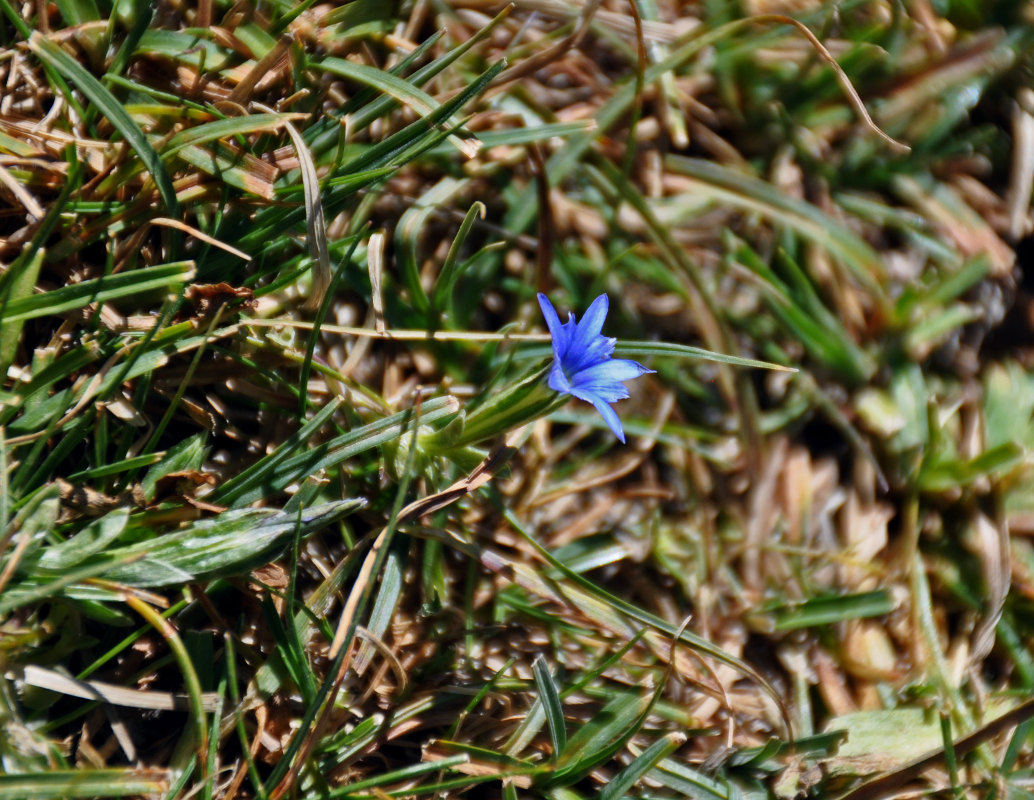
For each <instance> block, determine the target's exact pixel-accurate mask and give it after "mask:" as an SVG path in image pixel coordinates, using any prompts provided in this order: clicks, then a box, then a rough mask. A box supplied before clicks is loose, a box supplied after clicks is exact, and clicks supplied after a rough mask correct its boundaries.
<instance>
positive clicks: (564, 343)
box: [538, 292, 574, 359]
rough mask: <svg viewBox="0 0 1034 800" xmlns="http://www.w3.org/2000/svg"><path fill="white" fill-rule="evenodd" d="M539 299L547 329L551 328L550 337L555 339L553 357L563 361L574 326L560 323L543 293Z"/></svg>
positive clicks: (554, 310) (539, 295)
mask: <svg viewBox="0 0 1034 800" xmlns="http://www.w3.org/2000/svg"><path fill="white" fill-rule="evenodd" d="M538 299H539V308H541V309H542V316H543V317H545V319H546V327H547V328H549V335H550V337H552V339H553V356H554V357H555V358H557V359H563V357H564V355H566V353H567V348H568V343H569V342H570V338H571V337H570V335H569V334H570V332H571V329H572V328H573V327H574V326H573V325H570V322H569V323H568V325H564V324H562V323H561V322H560V317H559V316H557V313H556V309H555V308H553V304H552V303H551V302H549V298H548V297H546V296H545V295H544V294H542V292H539V294H538Z"/></svg>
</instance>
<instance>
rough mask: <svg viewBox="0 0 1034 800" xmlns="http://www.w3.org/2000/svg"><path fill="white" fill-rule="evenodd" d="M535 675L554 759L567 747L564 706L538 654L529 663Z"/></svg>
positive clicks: (545, 665) (543, 660)
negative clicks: (532, 662) (551, 742)
mask: <svg viewBox="0 0 1034 800" xmlns="http://www.w3.org/2000/svg"><path fill="white" fill-rule="evenodd" d="M531 669H532V672H533V673H534V675H535V685H536V686H537V687H538V690H539V697H540V698H541V700H542V706H543V708H544V709H545V711H546V722H547V723H548V724H549V736H550V738H551V739H552V740H553V759H554V760H556V759H558V758H560V757H561V756H562V755H563V754H564V750H566V749H567V724H566V723H565V722H564V708H563V706H562V705H561V704H560V695H559V694H558V693H557V688H556V683H555V682H554V680H553V676H552V675H550V674H549V666H548V665H547V664H546V661H545V659H543V658H542V656H539V657H538V658H536V659H535V663H534V664H532V665H531Z"/></svg>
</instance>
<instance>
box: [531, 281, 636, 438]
mask: <svg viewBox="0 0 1034 800" xmlns="http://www.w3.org/2000/svg"><path fill="white" fill-rule="evenodd" d="M538 297H539V306H540V307H541V308H542V316H544V317H545V318H546V325H547V326H548V327H549V334H550V336H552V337H553V366H552V368H551V369H550V371H549V387H550V388H551V389H554V390H556V391H558V392H562V393H563V394H569V395H572V396H573V397H577V398H578V399H579V400H584V401H585V402H586V403H592V404H593V406H595V408H596V410H597V411H599V412H600V415H601V416H602V417H603V421H604V422H606V423H607V426H608V427H609V428H610V429H611V430H612V431H614V435H615V436H617V437H618V439H620V440H621V441H622V443H624V441H625V431H624V430H623V429H622V427H621V420H620V419H618V415H617V412H615V411H614V409H613V408H611V407H610V403H614V402H616V401H618V400H624V399H625V398H626V397H628V389H626V388H625V385H624V383H623V381H630V380H632V378H638V377H639V376H640V375H642V374H643V373H646V372H653V370H652V369H647V368H646V367H644V366H643V365H642V364H639V363H637V362H635V361H629V360H628V359H627V358H611V354H612V353H613V352H614V344H615V340H614V339H611V338H610V337H608V336H603V335H602V333H601V332H602V330H603V321H604V320H605V319H606V318H607V309H608V307H609V305H610V301H609V300H607V295H605V294H601V295H600V296H599V297H597V298H596V299H595V300H593V301H592V305H591V306H589V310H588V311H586V312H585V316H584V317H582V321H581V322H578V321H577V320H576V319H575V316H574V314H569V315H568V318H567V322H564V323H561V322H560V317H558V316H557V313H556V309H554V308H553V304H552V303H550V302H549V298H548V297H546V296H545V295H544V294H539V296H538Z"/></svg>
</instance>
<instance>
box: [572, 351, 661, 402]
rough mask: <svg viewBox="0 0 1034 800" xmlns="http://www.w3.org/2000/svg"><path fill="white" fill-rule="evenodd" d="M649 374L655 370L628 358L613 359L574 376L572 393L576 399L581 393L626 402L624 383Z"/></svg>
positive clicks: (626, 390)
mask: <svg viewBox="0 0 1034 800" xmlns="http://www.w3.org/2000/svg"><path fill="white" fill-rule="evenodd" d="M647 372H653V370H651V369H647V368H646V367H644V366H643V365H642V364H640V363H638V362H636V361H630V360H628V359H627V358H613V359H610V360H608V361H601V362H600V363H599V364H594V365H593V366H591V367H587V368H586V369H583V370H582V371H581V372H578V373H576V374H575V375H574V376H572V378H571V390H570V391H571V394H573V395H574V396H575V397H580V396H581V394H579V392H580V393H582V394H585V395H587V396H589V395H591V396H596V397H599V398H601V399H603V400H606V401H607V402H608V403H613V402H614V401H615V400H624V399H625V398H626V397H628V389H626V388H625V385H624V383H623V382H624V381H630V380H632V379H633V378H638V377H639V376H640V375H643V374H645V373H647Z"/></svg>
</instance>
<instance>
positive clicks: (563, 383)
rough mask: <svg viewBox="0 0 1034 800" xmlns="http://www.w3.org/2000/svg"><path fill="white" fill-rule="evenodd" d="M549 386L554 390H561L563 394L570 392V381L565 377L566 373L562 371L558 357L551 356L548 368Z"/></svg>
mask: <svg viewBox="0 0 1034 800" xmlns="http://www.w3.org/2000/svg"><path fill="white" fill-rule="evenodd" d="M548 383H549V388H550V389H552V390H553V391H556V392H562V393H563V394H571V381H569V380H568V379H567V375H566V374H565V373H564V367H563V364H561V363H560V359H559V358H556V357H554V358H553V366H551V367H550V368H549V381H548Z"/></svg>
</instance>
